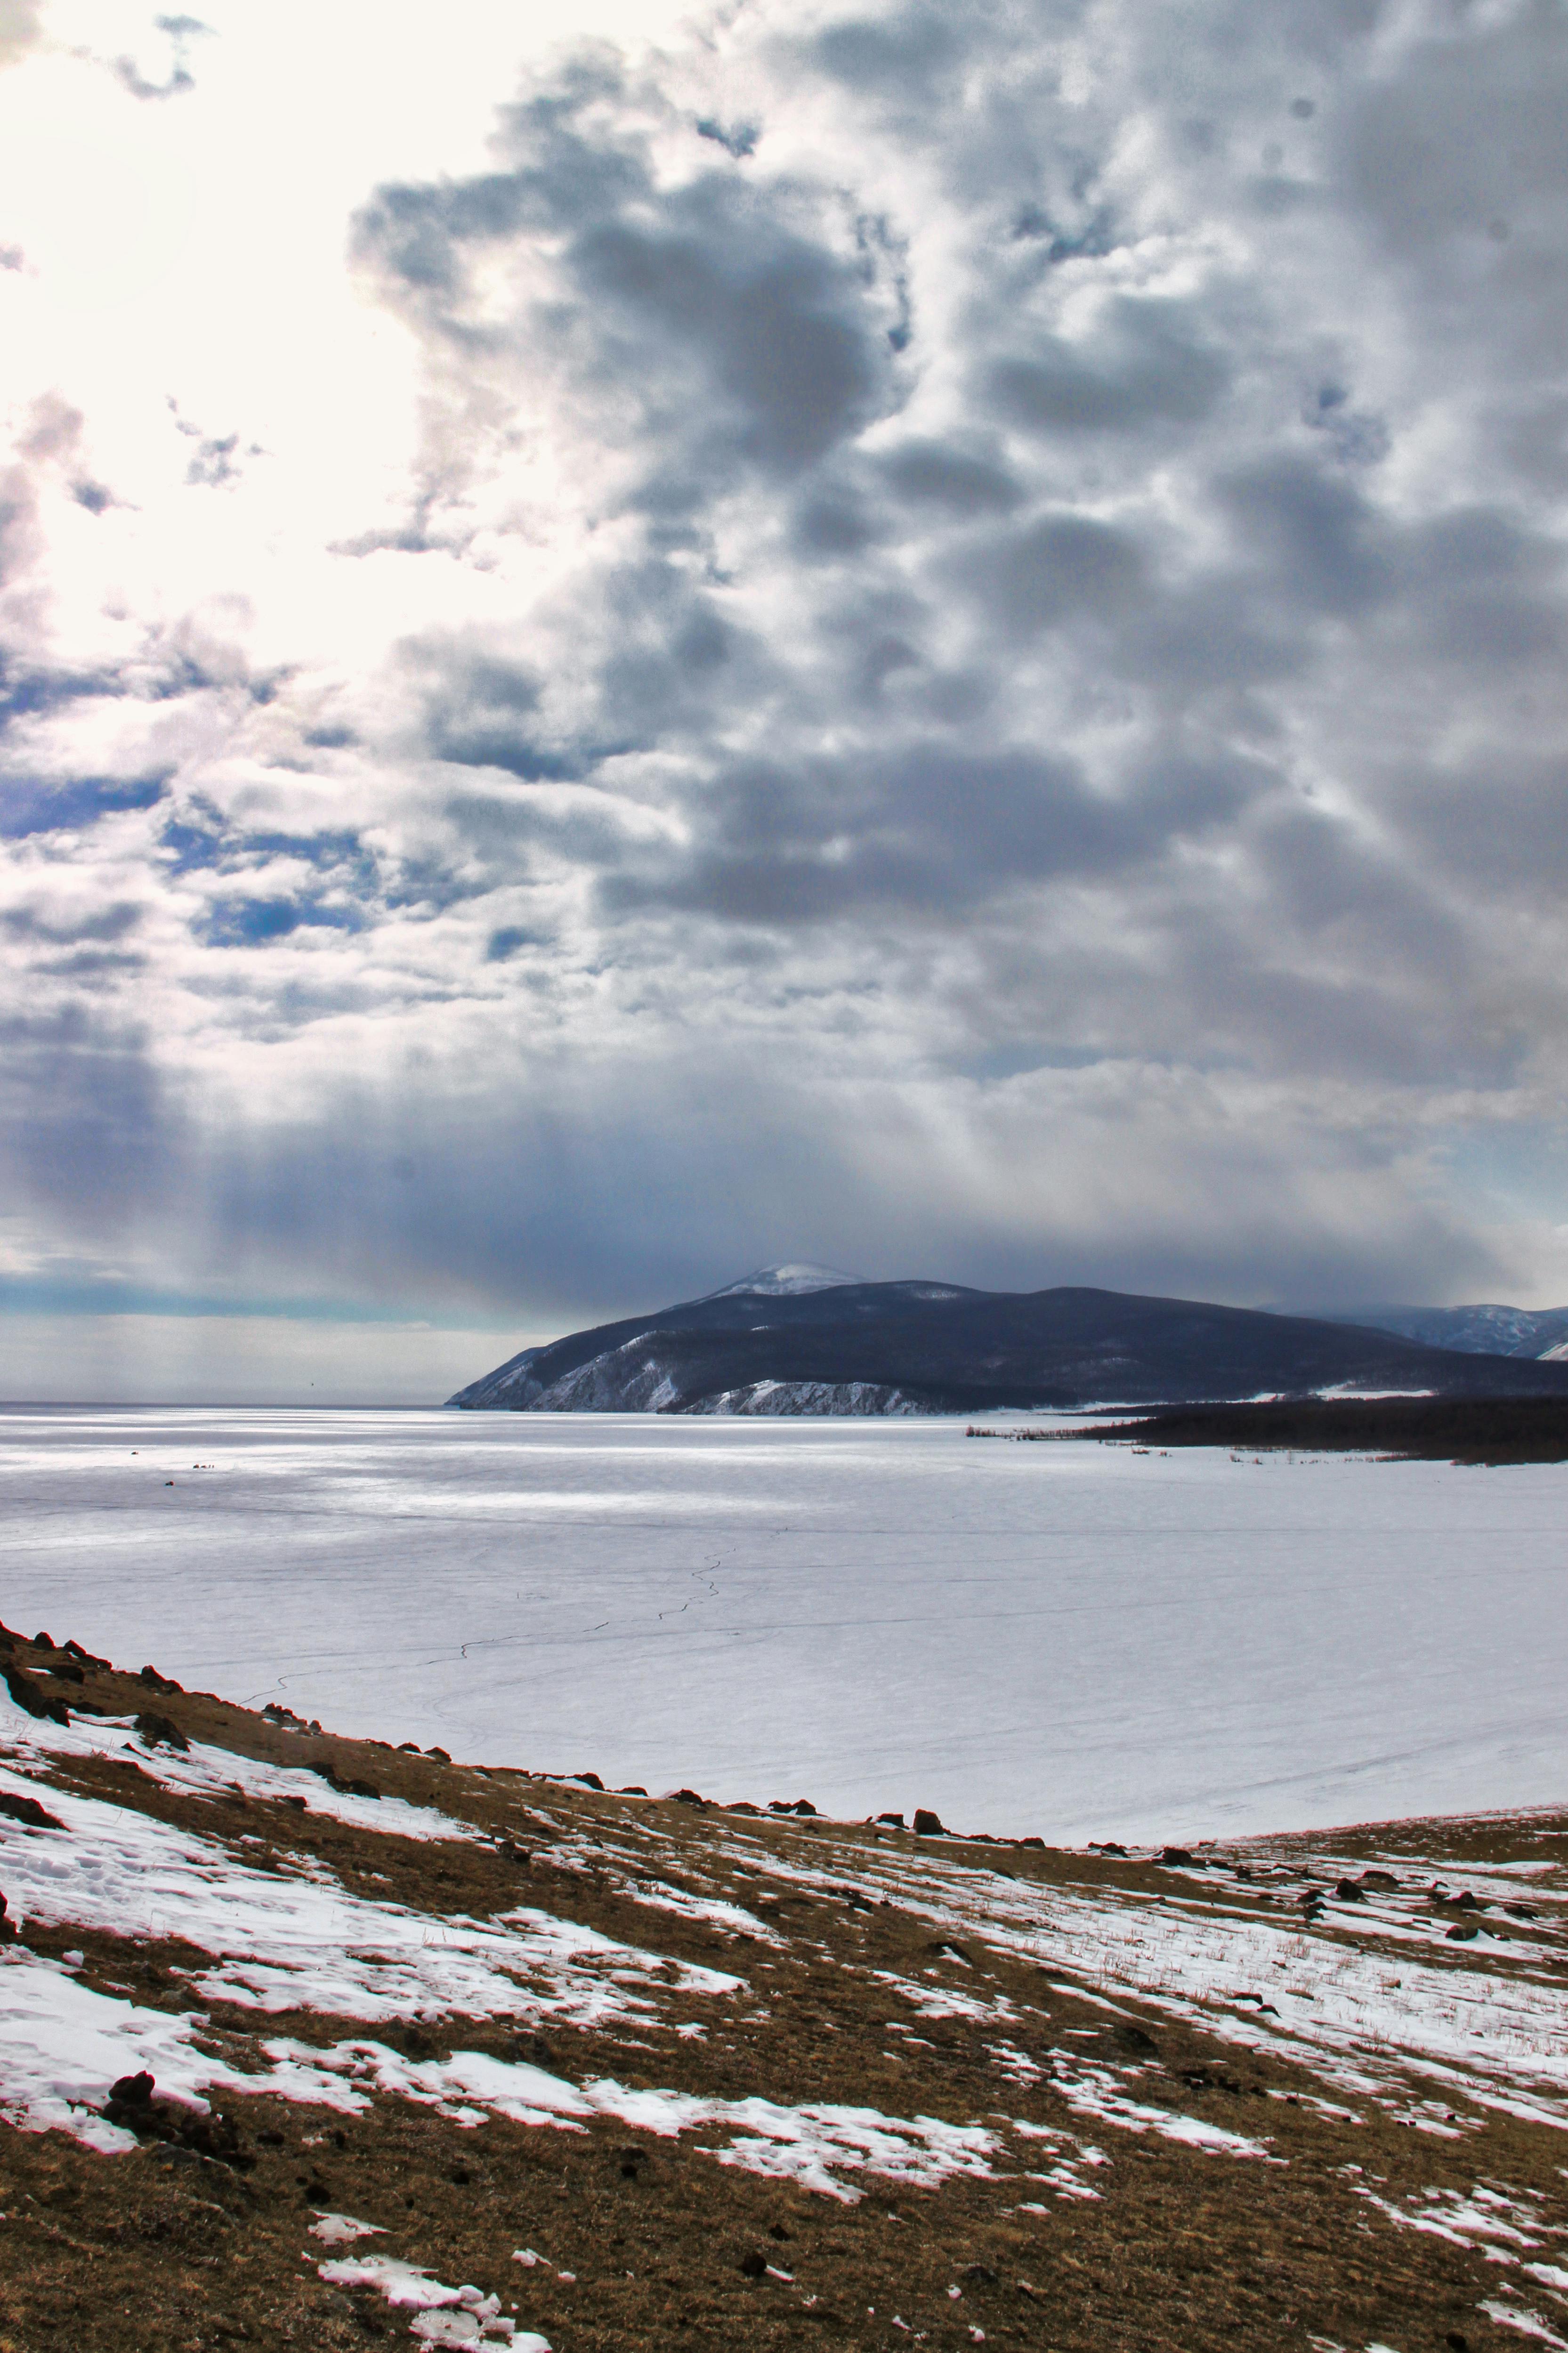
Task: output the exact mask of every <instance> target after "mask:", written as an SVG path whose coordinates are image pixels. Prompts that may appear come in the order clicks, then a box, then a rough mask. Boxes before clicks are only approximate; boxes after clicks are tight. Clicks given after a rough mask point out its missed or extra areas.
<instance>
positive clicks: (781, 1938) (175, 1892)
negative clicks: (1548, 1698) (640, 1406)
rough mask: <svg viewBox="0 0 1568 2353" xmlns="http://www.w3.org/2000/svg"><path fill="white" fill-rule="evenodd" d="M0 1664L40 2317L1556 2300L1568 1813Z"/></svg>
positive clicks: (1187, 2319) (693, 2324) (647, 2333)
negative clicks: (864, 1752) (692, 1763)
mask: <svg viewBox="0 0 1568 2353" xmlns="http://www.w3.org/2000/svg"><path fill="white" fill-rule="evenodd" d="M0 1671H3V1673H4V1679H5V1680H4V1684H3V1686H0V1688H3V1690H4V1692H5V1697H4V1698H3V1699H0V1889H3V1890H4V1892H5V1897H6V1915H5V1916H6V1919H7V1921H8V1923H10V1924H12V1926H14V1928H15V1931H16V1933H15V1935H14V1936H12V1938H11V1940H10V1941H8V1942H5V1943H4V1944H3V1945H0V2115H3V2116H4V2118H5V2121H4V2122H0V2168H3V2173H0V2182H3V2187H0V2212H3V2219H0V2231H3V2232H4V2234H5V2236H4V2242H3V2243H4V2246H5V2263H4V2265H3V2266H0V2342H3V2343H5V2345H7V2346H10V2347H12V2348H19V2349H20V2353H34V2348H39V2347H42V2346H45V2345H57V2344H58V2345H68V2346H69V2347H70V2348H72V2353H110V2348H112V2353H132V2348H135V2353H174V2348H180V2353H194V2349H195V2348H231V2347H234V2346H236V2345H247V2344H250V2345H258V2346H264V2347H274V2346H276V2347H282V2346H287V2345H292V2346H299V2347H310V2348H353V2347H360V2346H365V2345H372V2344H381V2345H386V2346H393V2345H398V2344H410V2345H415V2346H420V2345H422V2346H426V2347H458V2346H463V2347H472V2346H479V2345H492V2346H510V2348H512V2353H540V2348H541V2347H542V2346H545V2345H547V2346H549V2347H552V2348H555V2353H575V2348H584V2353H587V2349H588V2348H593V2353H610V2348H616V2353H619V2349H620V2348H626V2347H639V2348H640V2347H645V2346H653V2347H656V2346H660V2345H665V2344H668V2345H670V2346H672V2347H674V2346H690V2347H703V2346H706V2347H712V2348H726V2353H728V2348H734V2347H737V2346H742V2345H743V2346H745V2347H747V2348H752V2347H760V2348H769V2347H779V2348H783V2347H786V2346H802V2347H805V2346H818V2345H830V2346H834V2347H853V2348H884V2347H886V2348H892V2347H902V2346H907V2345H909V2344H910V2343H919V2342H923V2343H926V2344H928V2345H931V2346H932V2347H937V2348H960V2347H968V2346H971V2345H976V2344H982V2343H992V2344H1014V2345H1017V2346H1020V2347H1030V2348H1044V2347H1050V2348H1060V2353H1079V2348H1081V2349H1082V2353H1089V2348H1094V2353H1102V2348H1106V2347H1115V2348H1118V2349H1119V2353H1120V2348H1149V2353H1154V2348H1162V2353H1164V2348H1181V2353H1191V2349H1192V2348H1207V2347H1211V2346H1213V2347H1219V2346H1234V2345H1237V2344H1241V2345H1245V2346H1264V2345H1267V2346H1268V2347H1270V2348H1276V2347H1300V2348H1303V2353H1305V2348H1316V2353H1335V2349H1336V2348H1339V2349H1340V2353H1346V2348H1370V2347H1382V2348H1389V2347H1392V2348H1397V2353H1421V2348H1428V2347H1432V2348H1436V2347H1447V2348H1461V2353H1462V2348H1482V2347H1484V2348H1498V2347H1501V2346H1504V2345H1510V2346H1515V2347H1517V2346H1519V2345H1521V2343H1522V2342H1530V2343H1533V2344H1538V2345H1540V2344H1544V2345H1548V2346H1551V2345H1559V2346H1560V2345H1563V2344H1564V2343H1565V2342H1568V2181H1565V2179H1564V2174H1563V2166H1564V2163H1565V2162H1568V2139H1565V2137H1564V2135H1565V2130H1568V2040H1565V2037H1564V2031H1563V2030H1564V2027H1565V2025H1568V1968H1565V1947H1564V1928H1565V1926H1568V1880H1565V1878H1564V1873H1563V1862H1562V1857H1563V1842H1564V1841H1565V1840H1568V1814H1544V1813H1538V1814H1531V1815H1529V1816H1525V1817H1513V1818H1510V1817H1501V1816H1500V1817H1491V1818H1488V1819H1485V1820H1473V1821H1447V1822H1406V1823H1393V1824H1379V1825H1370V1826H1363V1827H1361V1828H1358V1829H1355V1830H1347V1831H1334V1832H1331V1833H1325V1834H1322V1835H1321V1836H1320V1837H1317V1838H1289V1839H1275V1840H1258V1841H1243V1842H1230V1841H1227V1842H1226V1844H1225V1845H1224V1846H1223V1848H1222V1847H1218V1846H1194V1847H1192V1848H1190V1849H1186V1850H1182V1849H1166V1850H1160V1851H1154V1852H1147V1851H1144V1852H1134V1853H1125V1852H1121V1850H1119V1849H1116V1848H1114V1847H1111V1848H1101V1849H1099V1850H1091V1851H1089V1852H1068V1851H1064V1850H1051V1849H1047V1848H1046V1847H1044V1846H1042V1845H1040V1844H1038V1843H1037V1842H1035V1841H1030V1840H1027V1839H1026V1840H1021V1841H999V1840H993V1839H988V1838H985V1837H983V1836H972V1837H964V1838H961V1837H958V1836H956V1835H953V1834H952V1833H951V1832H948V1833H942V1832H941V1831H938V1830H937V1829H936V1828H935V1827H934V1826H933V1825H932V1824H931V1823H929V1822H920V1823H919V1824H918V1833H919V1834H917V1827H916V1826H914V1818H912V1817H911V1827H909V1828H906V1827H904V1826H903V1825H902V1824H901V1823H900V1822H899V1821H897V1820H892V1819H890V1818H884V1819H883V1820H880V1821H878V1822H873V1823H863V1824H857V1823H845V1822H837V1821H829V1820H823V1819H822V1818H821V1817H819V1816H816V1815H814V1814H813V1813H812V1812H811V1811H810V1810H809V1801H808V1800H803V1799H802V1797H801V1793H799V1792H797V1791H795V1790H787V1791H768V1790H757V1791H754V1792H752V1793H750V1794H749V1796H746V1797H741V1798H739V1799H737V1794H736V1793H734V1792H728V1791H727V1792H723V1793H721V1796H722V1797H723V1798H724V1799H728V1800H729V1801H730V1802H727V1803H720V1802H715V1801H714V1799H713V1796H712V1793H701V1794H700V1793H698V1792H696V1791H680V1792H675V1793H672V1794H671V1795H669V1796H667V1797H664V1796H658V1795H655V1796H652V1797H647V1796H645V1795H643V1794H642V1793H640V1792H633V1791H623V1792H619V1793H612V1792H607V1791H603V1790H601V1789H599V1788H596V1787H595V1786H594V1784H593V1777H592V1776H591V1775H590V1774H588V1773H587V1772H579V1773H577V1774H575V1775H573V1774H571V1773H563V1772H560V1771H551V1772H521V1771H504V1772H503V1771H498V1770H493V1769H487V1768H485V1767H482V1766H480V1765H478V1764H475V1763H471V1762H465V1761H461V1760H459V1761H455V1762H454V1761H451V1760H448V1759H447V1757H444V1756H443V1755H441V1754H439V1753H437V1752H429V1753H426V1754H423V1755H421V1754H419V1753H418V1752H416V1751H411V1750H394V1749H391V1748H388V1747H385V1746H382V1745H381V1744H379V1743H375V1742H358V1743H355V1742H349V1741H343V1740H339V1739H336V1738H334V1737H333V1736H331V1733H330V1732H326V1731H323V1730H322V1729H321V1727H320V1726H318V1725H313V1724H312V1725H303V1724H300V1723H299V1722H298V1721H297V1720H295V1719H292V1718H290V1717H289V1715H287V1713H286V1712H285V1711H282V1710H279V1709H276V1708H275V1709H272V1710H270V1711H268V1712H265V1713H264V1714H262V1715H257V1714H254V1713H251V1712H248V1711H247V1710H246V1709H243V1708H240V1707H237V1706H235V1705H233V1704H229V1703H227V1702H226V1701H223V1700H221V1699H218V1698H216V1697H214V1696H213V1695H211V1694H197V1693H186V1692H183V1691H181V1690H179V1689H178V1688H177V1686H174V1685H172V1684H171V1683H169V1682H168V1680H167V1679H166V1678H163V1677H161V1676H159V1675H158V1674H157V1673H156V1672H155V1671H154V1670H153V1669H150V1668H149V1669H143V1670H142V1672H141V1673H140V1674H132V1673H128V1672H120V1671H117V1670H115V1669H112V1668H110V1666H108V1665H107V1664H106V1663H104V1662H100V1661H98V1660H95V1659H93V1658H92V1657H90V1656H89V1654H88V1653H87V1651H85V1650H84V1649H82V1648H81V1647H79V1646H78V1645H74V1644H73V1645H71V1646H69V1647H68V1648H67V1647H56V1646H55V1645H54V1644H53V1643H52V1642H50V1643H46V1642H45V1641H43V1640H42V1638H40V1639H39V1641H37V1642H29V1641H25V1640H24V1639H22V1638H21V1637H19V1636H16V1637H11V1636H3V1635H0ZM524 1696H525V1694H524ZM542 1761H543V1762H547V1763H549V1764H551V1765H552V1766H557V1767H566V1766H569V1767H584V1766H586V1765H588V1764H590V1763H591V1760H589V1759H583V1758H565V1759H560V1758H557V1759H549V1760H542ZM915 1794H916V1795H918V1793H915ZM889 1795H890V1799H891V1803H892V1805H894V1806H897V1807H899V1809H900V1811H901V1812H903V1813H904V1814H906V1815H909V1814H910V1803H909V1800H908V1795H907V1793H903V1792H899V1793H889Z"/></svg>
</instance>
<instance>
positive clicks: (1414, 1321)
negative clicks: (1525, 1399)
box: [1332, 1305, 1568, 1364]
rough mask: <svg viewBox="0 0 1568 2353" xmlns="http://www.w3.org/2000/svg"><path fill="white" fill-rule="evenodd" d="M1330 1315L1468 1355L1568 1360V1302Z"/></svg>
mask: <svg viewBox="0 0 1568 2353" xmlns="http://www.w3.org/2000/svg"><path fill="white" fill-rule="evenodd" d="M1332 1320H1333V1321H1334V1322H1335V1323H1344V1324H1355V1325H1357V1326H1359V1327H1363V1328H1364V1327H1368V1326H1370V1327H1371V1328H1372V1329H1373V1330H1375V1331H1380V1332H1397V1333H1399V1334H1401V1335H1403V1336H1404V1337H1405V1339H1407V1340H1424V1341H1426V1344H1427V1345H1428V1346H1429V1347H1433V1348H1458V1350H1460V1352H1461V1353H1462V1354H1464V1355H1466V1356H1532V1357H1534V1358H1535V1360H1536V1361H1537V1362H1538V1363H1545V1364H1563V1363H1564V1362H1568V1307H1539V1308H1531V1307H1499V1306H1490V1305H1485V1306H1476V1307H1364V1308H1363V1309H1362V1310H1361V1311H1360V1313H1359V1314H1355V1315H1343V1316H1335V1317H1334V1318H1333V1319H1332Z"/></svg>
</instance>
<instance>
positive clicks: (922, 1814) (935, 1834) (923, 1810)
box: [915, 1806, 947, 1838]
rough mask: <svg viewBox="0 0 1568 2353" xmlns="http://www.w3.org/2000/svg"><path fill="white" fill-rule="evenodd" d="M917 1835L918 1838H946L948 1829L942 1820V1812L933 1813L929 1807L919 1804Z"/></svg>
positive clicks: (916, 1825)
mask: <svg viewBox="0 0 1568 2353" xmlns="http://www.w3.org/2000/svg"><path fill="white" fill-rule="evenodd" d="M915 1836H916V1837H917V1838H945V1837H946V1836H947V1830H946V1826H945V1824H944V1823H943V1821H942V1816H941V1815H940V1814H933V1813H932V1812H931V1810H930V1809H929V1808H928V1807H925V1806H917V1807H916V1808H915Z"/></svg>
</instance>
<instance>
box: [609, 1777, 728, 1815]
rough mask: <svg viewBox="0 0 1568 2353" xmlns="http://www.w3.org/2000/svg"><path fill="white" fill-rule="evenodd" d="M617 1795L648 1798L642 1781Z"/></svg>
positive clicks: (628, 1783) (620, 1796) (634, 1783)
mask: <svg viewBox="0 0 1568 2353" xmlns="http://www.w3.org/2000/svg"><path fill="white" fill-rule="evenodd" d="M616 1797H617V1798H646V1797H647V1790H646V1789H645V1788H643V1785H642V1783H641V1782H640V1781H628V1782H627V1783H626V1788H624V1789H617V1790H616ZM730 1811H731V1813H732V1814H735V1813H739V1812H740V1808H739V1807H738V1806H731V1809H730Z"/></svg>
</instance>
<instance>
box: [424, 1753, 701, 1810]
mask: <svg viewBox="0 0 1568 2353" xmlns="http://www.w3.org/2000/svg"><path fill="white" fill-rule="evenodd" d="M430 1753H431V1755H432V1756H434V1755H435V1753H436V1752H435V1750H434V1749H432V1750H431V1752H430ZM451 1761H452V1760H451V1758H450V1757H448V1758H447V1763H448V1765H449V1764H450V1763H451ZM566 1778H567V1779H568V1780H569V1781H581V1782H582V1784H583V1787H584V1788H585V1789H602V1788H604V1786H605V1785H604V1783H603V1782H602V1781H601V1780H600V1778H599V1777H598V1775H597V1774H596V1773H568V1774H567V1776H566ZM699 1803H700V1800H699Z"/></svg>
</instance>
